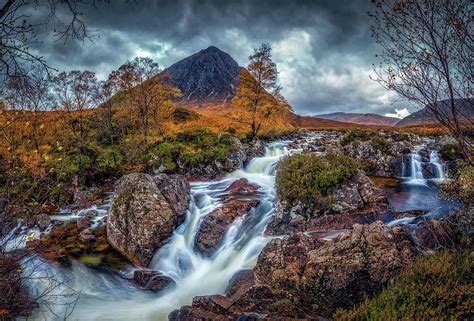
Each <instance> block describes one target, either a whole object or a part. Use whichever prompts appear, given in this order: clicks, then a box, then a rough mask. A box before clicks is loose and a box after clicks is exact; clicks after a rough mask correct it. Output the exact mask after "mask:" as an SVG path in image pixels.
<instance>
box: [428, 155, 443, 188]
mask: <svg viewBox="0 0 474 321" xmlns="http://www.w3.org/2000/svg"><path fill="white" fill-rule="evenodd" d="M430 163H431V164H432V165H433V166H434V168H435V170H436V179H437V180H438V181H444V180H445V175H444V168H443V165H442V164H441V163H440V162H439V156H438V152H437V151H435V150H433V151H431V153H430Z"/></svg>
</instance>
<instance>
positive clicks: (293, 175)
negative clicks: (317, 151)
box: [276, 154, 359, 206]
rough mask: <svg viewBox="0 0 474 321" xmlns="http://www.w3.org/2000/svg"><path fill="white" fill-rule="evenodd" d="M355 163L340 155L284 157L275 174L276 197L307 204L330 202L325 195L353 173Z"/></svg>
mask: <svg viewBox="0 0 474 321" xmlns="http://www.w3.org/2000/svg"><path fill="white" fill-rule="evenodd" d="M358 170H359V165H358V164H357V162H356V161H355V160H353V159H352V158H350V157H348V156H345V155H342V154H327V155H325V156H316V155H312V154H296V155H291V156H287V157H284V158H283V159H282V161H281V162H280V168H279V170H278V172H277V175H276V188H277V194H278V197H279V198H280V199H281V200H285V201H287V202H289V203H292V202H293V201H295V200H298V201H300V202H302V203H303V204H307V205H309V206H311V205H314V204H315V203H318V204H324V203H327V202H328V201H330V199H329V198H327V196H328V195H329V194H330V193H331V192H332V191H334V190H336V189H337V188H338V187H340V186H341V185H342V184H343V183H345V182H347V181H348V180H349V179H350V178H352V177H353V176H355V174H356V173H357V172H358Z"/></svg>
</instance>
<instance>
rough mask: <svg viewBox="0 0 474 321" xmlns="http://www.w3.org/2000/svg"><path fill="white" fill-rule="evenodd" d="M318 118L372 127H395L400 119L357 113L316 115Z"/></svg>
mask: <svg viewBox="0 0 474 321" xmlns="http://www.w3.org/2000/svg"><path fill="white" fill-rule="evenodd" d="M316 117H318V118H323V119H329V120H335V121H340V122H345V123H352V124H360V125H374V126H395V125H396V124H397V123H398V122H399V121H400V119H398V118H395V117H386V116H382V115H377V114H370V113H368V114H359V113H343V112H337V113H330V114H323V115H316Z"/></svg>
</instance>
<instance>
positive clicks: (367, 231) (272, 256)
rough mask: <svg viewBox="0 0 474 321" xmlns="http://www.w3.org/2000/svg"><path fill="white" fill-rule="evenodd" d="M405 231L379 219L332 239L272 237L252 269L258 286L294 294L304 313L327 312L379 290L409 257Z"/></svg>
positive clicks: (411, 255)
mask: <svg viewBox="0 0 474 321" xmlns="http://www.w3.org/2000/svg"><path fill="white" fill-rule="evenodd" d="M415 254H416V251H415V249H414V247H413V244H412V242H411V240H410V239H409V238H408V236H407V235H406V233H405V232H404V231H402V230H399V229H390V228H388V227H387V226H385V225H384V224H383V223H382V222H374V223H372V224H370V225H359V224H356V225H354V226H353V230H350V231H347V232H344V233H342V234H341V235H340V236H338V237H337V238H335V239H334V240H331V241H321V240H318V239H315V238H312V237H311V236H306V235H304V234H297V235H293V236H289V237H286V238H283V239H274V240H272V241H271V242H270V243H268V244H267V246H266V247H265V249H264V250H263V251H262V253H261V254H260V256H259V259H258V262H257V265H256V266H255V269H254V275H255V280H256V283H257V284H264V285H267V286H269V287H270V289H271V290H272V291H273V292H274V293H281V292H284V293H286V295H287V296H292V297H295V298H298V300H299V303H300V306H301V307H302V308H303V309H305V311H306V312H307V313H309V314H311V315H312V314H316V315H323V316H330V315H331V314H332V313H333V312H334V310H335V309H336V308H338V307H352V306H353V305H354V304H357V303H358V302H360V301H361V300H362V299H363V298H364V296H366V295H371V294H373V293H375V292H377V291H379V290H380V289H381V288H382V287H383V286H384V285H385V284H387V283H388V282H389V281H390V280H392V279H393V278H394V277H395V276H396V275H397V274H398V272H399V271H400V270H401V269H402V268H403V267H405V266H406V265H408V264H409V263H410V262H412V260H413V259H414V256H415Z"/></svg>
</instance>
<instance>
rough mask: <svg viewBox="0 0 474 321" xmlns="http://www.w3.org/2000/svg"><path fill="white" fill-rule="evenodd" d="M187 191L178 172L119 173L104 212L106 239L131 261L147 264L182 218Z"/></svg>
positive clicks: (187, 200)
mask: <svg viewBox="0 0 474 321" xmlns="http://www.w3.org/2000/svg"><path fill="white" fill-rule="evenodd" d="M189 193H190V186H189V183H188V182H187V181H186V179H185V178H184V177H183V176H180V175H169V176H168V175H165V174H161V175H158V176H154V177H153V176H150V175H148V174H137V173H135V174H129V175H126V176H123V177H122V178H121V179H119V180H118V181H117V183H116V186H115V196H114V198H113V200H112V205H111V207H110V210H109V214H108V219H107V238H108V240H109V243H110V244H111V245H112V246H113V247H114V248H115V249H116V250H117V251H119V252H120V253H122V254H123V255H124V256H125V257H127V258H128V259H129V260H130V261H131V262H133V263H135V264H137V265H139V266H144V267H145V266H148V264H149V263H150V261H151V259H152V258H153V255H154V253H155V251H156V250H157V249H158V248H160V247H161V246H163V245H164V244H165V243H166V242H167V241H168V240H169V238H170V237H171V235H172V233H173V231H174V230H175V229H176V228H177V227H178V226H179V225H180V224H181V223H182V222H183V221H184V219H185V214H186V208H187V207H188V205H189V197H190V196H189Z"/></svg>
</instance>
